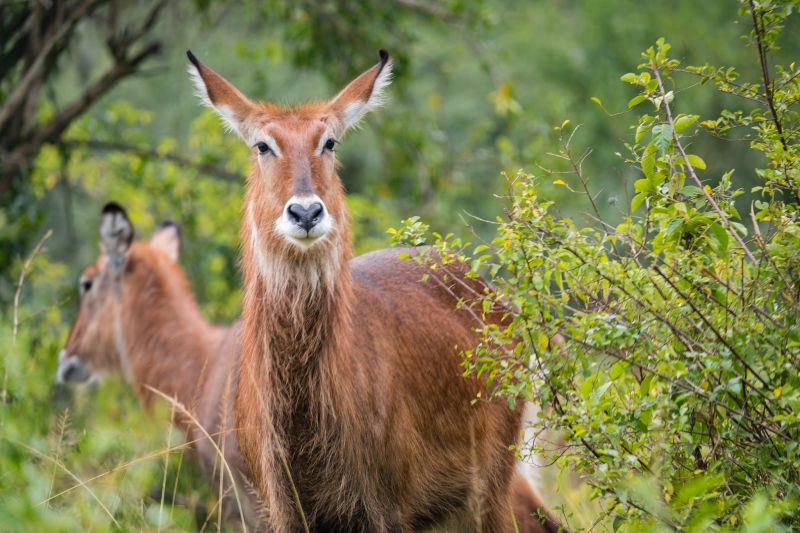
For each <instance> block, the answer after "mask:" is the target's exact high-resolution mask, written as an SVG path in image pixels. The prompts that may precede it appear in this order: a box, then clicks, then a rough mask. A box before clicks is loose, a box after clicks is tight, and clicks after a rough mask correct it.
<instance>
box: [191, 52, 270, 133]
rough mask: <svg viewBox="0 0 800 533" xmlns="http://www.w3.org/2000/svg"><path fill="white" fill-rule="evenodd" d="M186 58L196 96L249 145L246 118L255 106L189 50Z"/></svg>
mask: <svg viewBox="0 0 800 533" xmlns="http://www.w3.org/2000/svg"><path fill="white" fill-rule="evenodd" d="M186 56H187V57H188V58H189V61H190V62H191V63H192V64H191V65H190V66H189V76H191V78H192V81H193V82H194V86H195V89H196V94H197V96H198V97H199V98H200V100H201V101H202V102H203V104H205V105H207V106H208V107H210V108H211V109H213V110H215V111H216V112H217V113H218V114H219V116H220V117H222V120H223V121H224V122H225V124H226V125H227V126H228V127H229V128H230V129H231V130H233V131H235V132H236V133H238V134H239V136H240V137H241V138H242V139H244V141H245V142H247V143H248V144H249V143H250V141H251V138H250V137H251V132H250V131H249V129H248V128H247V117H249V116H250V113H252V111H253V110H254V109H255V105H254V104H253V103H252V102H251V101H250V100H248V99H247V97H246V96H245V95H243V94H242V93H241V92H240V91H239V89H237V88H236V87H234V86H233V84H231V83H230V82H229V81H228V80H226V79H225V78H223V77H222V76H220V75H219V74H217V73H216V72H214V71H213V70H212V69H210V68H209V67H207V66H206V65H203V64H202V63H200V60H199V59H197V57H196V56H195V55H194V54H193V53H192V51H191V50H187V51H186Z"/></svg>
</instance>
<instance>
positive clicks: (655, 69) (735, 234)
mask: <svg viewBox="0 0 800 533" xmlns="http://www.w3.org/2000/svg"><path fill="white" fill-rule="evenodd" d="M650 69H651V70H652V71H653V74H655V76H656V79H657V80H658V88H659V90H660V91H661V94H662V95H663V96H666V94H667V92H666V90H665V89H664V82H663V81H662V80H661V74H660V72H659V70H658V66H657V65H656V64H655V63H651V64H650ZM664 110H665V111H666V113H667V121H668V122H669V125H670V127H671V128H672V138H673V140H674V142H675V147H676V148H677V149H678V151H679V152H680V153H681V157H683V161H684V162H685V163H686V169H687V170H688V171H689V175H690V176H691V177H692V180H694V182H695V184H696V185H697V187H698V188H699V189H700V190H701V191H702V192H703V195H704V196H705V197H706V201H708V203H709V205H711V208H712V209H713V210H714V211H715V212H716V213H717V215H719V218H720V220H721V221H722V223H723V224H724V226H725V229H726V230H728V232H729V233H730V234H731V235H733V238H734V239H736V242H738V243H739V246H741V247H742V250H743V251H744V253H745V255H747V258H748V259H749V260H750V262H751V263H753V264H756V263H757V261H756V258H755V257H753V254H752V253H751V252H750V249H749V248H748V247H747V244H745V242H744V240H742V237H741V236H740V235H739V233H738V232H737V231H736V229H735V228H733V227H732V226H731V224H730V222H728V217H726V216H725V213H723V211H722V209H721V208H720V207H719V205H718V204H717V202H716V200H714V197H713V196H711V195H710V194H709V193H708V191H707V190H706V189H705V186H704V185H703V182H702V181H700V178H698V177H697V174H696V173H695V171H694V167H693V166H692V163H691V162H690V161H689V156H688V155H686V151H685V150H684V149H683V144H681V140H680V138H679V137H678V133H677V132H676V131H675V121H674V120H673V119H672V110H671V109H670V107H669V102H667V99H666V98H664Z"/></svg>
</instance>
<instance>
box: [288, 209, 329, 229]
mask: <svg viewBox="0 0 800 533" xmlns="http://www.w3.org/2000/svg"><path fill="white" fill-rule="evenodd" d="M324 215H325V210H324V209H323V207H322V204H321V203H319V202H314V203H312V204H311V205H309V206H308V207H304V206H303V205H301V204H290V205H289V206H288V207H287V208H286V216H287V217H288V218H289V221H290V222H291V223H292V224H295V225H297V226H300V227H301V228H302V229H304V230H306V231H307V232H308V231H311V228H313V227H314V226H316V225H317V224H319V222H320V220H321V219H322V217H323V216H324Z"/></svg>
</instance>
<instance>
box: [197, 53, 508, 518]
mask: <svg viewBox="0 0 800 533" xmlns="http://www.w3.org/2000/svg"><path fill="white" fill-rule="evenodd" d="M188 57H189V60H190V61H191V63H192V66H190V68H189V69H190V74H192V76H193V78H194V81H195V84H196V88H197V91H198V94H199V96H200V97H201V98H202V100H203V101H204V102H205V103H206V104H207V105H209V106H210V107H212V108H213V109H215V110H216V111H217V112H218V113H219V115H220V116H221V117H222V119H223V120H224V121H225V122H226V123H227V125H228V126H229V127H230V128H231V129H232V130H234V131H236V132H237V133H238V134H239V135H240V136H241V137H242V138H243V139H244V141H245V142H246V143H247V145H248V146H249V147H251V148H252V149H253V166H252V170H251V172H250V174H249V176H248V178H247V192H246V195H245V202H244V208H243V211H244V213H243V215H244V218H243V223H242V227H241V239H242V248H243V258H242V267H243V272H244V303H243V314H242V321H243V326H242V358H241V366H240V371H239V389H238V393H237V397H236V408H235V411H236V421H237V424H236V426H237V431H238V435H239V442H240V446H241V450H242V454H243V455H244V458H245V461H246V462H247V464H248V466H249V467H250V470H251V473H252V474H253V480H254V482H255V485H256V488H257V489H258V491H259V494H260V496H261V497H262V498H263V499H264V500H265V503H266V504H267V506H268V508H269V522H270V525H271V527H272V528H273V529H274V530H275V531H276V532H278V533H283V532H295V531H303V530H311V531H320V532H326V531H418V530H430V529H441V528H444V529H446V530H450V531H474V530H483V531H488V532H498V533H504V532H507V531H513V519H512V513H511V512H510V509H511V505H512V502H511V481H512V478H513V474H514V464H515V459H514V456H513V455H512V454H511V453H510V452H509V445H512V444H514V443H515V442H516V440H517V437H518V434H519V429H520V413H519V412H514V411H511V410H510V409H508V407H507V406H506V402H505V401H504V400H503V399H496V400H491V401H480V402H477V403H476V404H475V405H474V406H472V405H471V402H472V400H474V399H475V398H476V395H477V394H478V393H480V392H483V393H484V397H485V396H486V394H485V393H486V391H485V386H484V385H483V384H482V382H481V381H479V380H478V379H476V378H475V377H468V378H464V377H462V370H461V367H460V357H459V352H460V351H461V350H463V349H465V348H468V347H471V346H473V345H475V344H476V342H477V341H478V336H477V334H476V333H475V331H474V330H475V328H476V326H477V323H476V322H475V319H474V318H473V315H471V314H470V312H468V310H464V309H461V310H456V309H455V299H454V297H455V298H462V297H469V296H472V295H473V294H474V291H481V290H482V289H483V285H482V284H481V283H480V282H477V281H474V280H471V281H470V280H466V279H463V274H464V269H463V268H461V269H460V271H459V272H458V274H459V276H461V277H462V279H461V281H460V282H459V283H452V284H451V285H450V286H448V287H433V288H432V287H431V286H425V285H424V284H422V283H420V281H419V280H420V278H421V276H422V272H423V270H421V267H419V266H417V265H415V264H414V263H413V262H411V261H406V262H403V261H399V260H398V253H399V252H396V251H383V252H379V253H373V254H369V255H367V256H365V257H364V258H363V260H362V261H363V262H366V263H367V264H368V268H366V269H364V270H363V271H359V270H358V269H356V268H354V265H353V264H352V263H351V257H352V249H351V243H350V228H349V214H348V211H347V207H346V203H345V194H344V190H343V186H342V183H341V181H340V180H339V177H338V176H337V173H336V158H335V154H334V150H335V148H336V145H337V144H338V143H339V141H340V139H341V138H342V136H343V135H344V134H345V132H346V131H347V130H348V129H350V128H352V127H354V126H355V125H356V124H357V123H358V122H359V120H360V119H361V118H362V117H363V116H364V115H365V114H366V113H367V112H368V111H370V110H371V109H373V108H375V107H376V106H377V105H379V104H380V102H381V96H382V91H383V89H384V88H385V87H386V85H387V84H388V83H389V80H390V75H391V63H390V62H389V57H388V54H387V53H386V52H385V51H381V52H380V62H379V63H378V64H377V65H375V66H374V67H373V68H371V69H369V70H367V71H366V72H364V73H363V74H361V75H360V76H358V77H357V78H356V79H355V80H353V81H352V82H351V83H350V84H349V85H347V86H346V87H345V88H344V89H343V90H342V91H341V92H340V93H339V94H338V95H337V96H336V97H334V98H333V100H331V101H329V102H324V103H318V104H309V105H304V106H301V107H293V108H283V107H279V106H277V105H274V104H256V103H253V102H251V101H250V100H248V99H247V97H245V96H244V95H243V94H242V93H241V92H240V91H239V90H238V89H236V88H235V87H234V86H233V85H231V84H230V83H229V82H228V81H227V80H225V79H224V78H223V77H222V76H220V75H219V74H217V73H216V72H215V71H213V70H212V69H210V68H209V67H207V66H205V65H203V64H201V63H200V62H199V61H198V60H197V58H196V57H195V56H194V55H193V54H192V53H191V52H188ZM489 318H490V319H492V320H495V321H496V320H498V319H499V317H498V316H491V317H489Z"/></svg>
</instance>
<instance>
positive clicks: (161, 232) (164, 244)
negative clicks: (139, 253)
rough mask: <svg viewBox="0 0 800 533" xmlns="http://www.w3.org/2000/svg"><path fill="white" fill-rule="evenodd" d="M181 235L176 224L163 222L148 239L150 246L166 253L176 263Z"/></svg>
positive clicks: (179, 228) (179, 251) (181, 239)
mask: <svg viewBox="0 0 800 533" xmlns="http://www.w3.org/2000/svg"><path fill="white" fill-rule="evenodd" d="M181 234H182V232H181V227H180V226H179V225H178V224H177V223H175V222H173V221H171V220H165V221H164V222H162V223H161V226H159V228H158V229H157V230H156V232H155V233H153V236H152V237H150V246H153V247H154V248H158V249H159V250H162V251H163V252H166V254H167V255H168V256H169V257H170V258H171V259H172V260H173V261H175V262H177V261H178V257H180V254H181V246H182V244H183V238H182V235H181Z"/></svg>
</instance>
